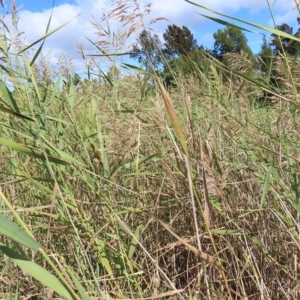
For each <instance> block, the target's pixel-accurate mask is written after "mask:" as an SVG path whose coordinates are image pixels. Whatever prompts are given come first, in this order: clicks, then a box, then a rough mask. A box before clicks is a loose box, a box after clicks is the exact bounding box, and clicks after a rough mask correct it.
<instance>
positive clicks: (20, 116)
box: [0, 105, 34, 122]
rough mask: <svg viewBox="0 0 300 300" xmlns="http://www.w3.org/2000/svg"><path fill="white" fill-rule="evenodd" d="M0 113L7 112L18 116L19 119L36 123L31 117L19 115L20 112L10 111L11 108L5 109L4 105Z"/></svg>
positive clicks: (0, 108) (0, 107) (0, 106)
mask: <svg viewBox="0 0 300 300" xmlns="http://www.w3.org/2000/svg"><path fill="white" fill-rule="evenodd" d="M0 111H3V112H6V113H8V114H11V115H14V116H16V117H19V118H22V119H25V120H28V121H32V122H34V120H33V119H31V118H29V117H27V116H25V115H22V114H20V113H18V112H16V111H13V110H11V109H9V108H6V107H4V106H2V105H0Z"/></svg>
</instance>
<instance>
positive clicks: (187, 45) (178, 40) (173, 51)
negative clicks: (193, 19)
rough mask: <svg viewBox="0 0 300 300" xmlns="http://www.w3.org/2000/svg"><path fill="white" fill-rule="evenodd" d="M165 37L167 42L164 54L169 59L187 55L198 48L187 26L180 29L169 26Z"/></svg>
mask: <svg viewBox="0 0 300 300" xmlns="http://www.w3.org/2000/svg"><path fill="white" fill-rule="evenodd" d="M163 37H164V40H165V44H164V53H165V54H166V56H168V57H174V56H180V55H187V53H189V52H191V51H192V50H194V49H196V48H197V41H196V40H195V39H194V36H193V34H192V33H191V31H190V30H189V29H188V28H187V27H186V26H182V28H180V27H179V26H176V25H174V24H173V25H169V26H168V28H167V30H166V32H165V33H164V34H163Z"/></svg>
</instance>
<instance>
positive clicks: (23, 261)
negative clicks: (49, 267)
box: [0, 243, 74, 300]
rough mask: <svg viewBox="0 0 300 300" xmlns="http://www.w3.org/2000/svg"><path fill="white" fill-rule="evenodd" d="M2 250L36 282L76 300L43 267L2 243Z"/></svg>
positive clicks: (0, 248)
mask: <svg viewBox="0 0 300 300" xmlns="http://www.w3.org/2000/svg"><path fill="white" fill-rule="evenodd" d="M0 250H1V251H2V252H3V253H4V254H5V255H7V256H8V257H9V258H11V259H12V260H13V262H14V263H15V264H16V265H18V266H19V267H20V268H21V269H22V270H23V271H25V272H26V273H28V274H29V275H30V276H32V277H34V278H35V279H36V280H38V281H39V282H41V283H42V284H43V285H45V286H47V287H49V288H50V289H51V290H54V291H55V292H56V293H58V294H59V295H61V296H62V297H65V298H66V299H70V300H72V299H74V298H73V297H72V296H71V294H70V293H69V291H68V290H67V289H66V288H65V287H64V285H63V284H62V283H61V282H60V281H59V280H58V279H57V278H56V277H54V276H53V275H52V274H51V273H49V272H48V271H46V270H45V269H44V268H42V267H41V266H39V265H37V264H36V263H34V262H32V261H30V260H29V259H28V258H27V257H25V256H22V255H20V254H19V253H17V252H15V251H13V250H11V249H10V248H8V247H6V246H5V245H3V244H2V243H0Z"/></svg>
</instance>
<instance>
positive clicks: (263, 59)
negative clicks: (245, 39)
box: [257, 35, 273, 76]
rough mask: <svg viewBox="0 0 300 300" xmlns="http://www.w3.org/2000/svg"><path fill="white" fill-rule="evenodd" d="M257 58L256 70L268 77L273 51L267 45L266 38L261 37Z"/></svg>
mask: <svg viewBox="0 0 300 300" xmlns="http://www.w3.org/2000/svg"><path fill="white" fill-rule="evenodd" d="M257 55H258V57H259V60H258V68H259V70H260V71H261V72H262V73H263V74H266V75H268V76H270V72H271V68H272V62H273V50H272V48H271V46H270V45H269V44H268V42H267V39H266V36H265V35H264V37H263V43H262V45H261V50H260V52H259V53H258V54H257Z"/></svg>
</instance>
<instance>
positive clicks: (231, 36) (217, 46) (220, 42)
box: [213, 26, 254, 60]
mask: <svg viewBox="0 0 300 300" xmlns="http://www.w3.org/2000/svg"><path fill="white" fill-rule="evenodd" d="M213 37H214V39H215V43H214V48H213V54H214V56H215V57H217V58H218V59H222V58H223V55H224V54H226V53H240V52H241V51H243V52H244V53H246V54H247V55H248V56H249V58H250V59H252V60H254V56H253V53H252V51H251V49H250V47H249V46H248V44H247V38H246V36H245V35H244V33H243V32H242V30H241V29H239V28H235V27H229V26H227V27H226V28H224V29H219V30H218V31H217V32H216V33H214V35H213Z"/></svg>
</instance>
